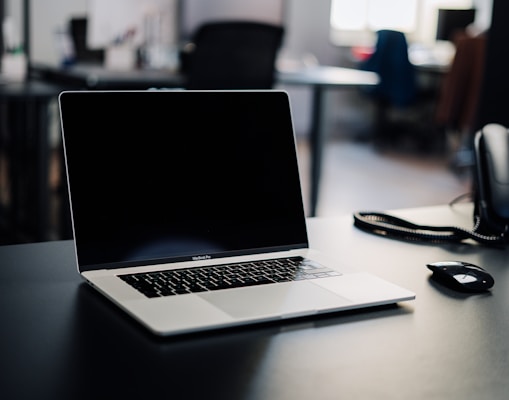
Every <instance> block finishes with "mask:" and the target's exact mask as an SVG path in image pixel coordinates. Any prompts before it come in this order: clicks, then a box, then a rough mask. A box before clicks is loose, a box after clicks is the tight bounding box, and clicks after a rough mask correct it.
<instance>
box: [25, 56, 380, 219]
mask: <svg viewBox="0 0 509 400" xmlns="http://www.w3.org/2000/svg"><path fill="white" fill-rule="evenodd" d="M33 69H34V71H35V74H36V75H37V76H38V77H39V78H40V79H46V80H49V81H52V82H57V83H59V84H67V85H70V87H71V88H72V87H75V88H81V89H90V90H108V89H117V90H123V89H130V90H136V89H140V90H144V89H148V88H178V87H184V86H185V77H183V76H181V75H178V74H172V73H169V72H166V71H161V70H159V71H158V70H152V71H150V70H134V71H118V72H117V71H109V70H107V69H105V68H103V67H100V66H94V65H76V66H73V67H69V68H66V69H60V68H56V67H52V66H45V65H34V66H33ZM276 82H277V83H280V84H285V85H299V86H301V85H304V86H309V87H311V88H312V90H313V103H312V110H311V128H310V147H311V185H310V187H311V199H310V211H309V215H310V216H315V215H316V206H317V202H318V194H319V184H320V175H321V165H322V150H323V145H324V142H325V137H324V132H323V129H322V119H323V116H322V112H323V92H324V90H326V89H334V88H335V89H347V88H358V87H360V86H371V85H376V84H377V83H378V76H377V74H376V73H374V72H369V71H360V70H356V69H352V68H340V67H331V66H322V65H319V66H314V67H303V68H297V69H284V70H279V71H277V75H276Z"/></svg>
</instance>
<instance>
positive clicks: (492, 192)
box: [474, 124, 509, 233]
mask: <svg viewBox="0 0 509 400" xmlns="http://www.w3.org/2000/svg"><path fill="white" fill-rule="evenodd" d="M474 149H475V158H476V174H475V177H476V182H475V183H476V199H475V201H476V202H475V206H476V210H475V212H476V214H478V215H479V218H480V226H479V229H478V230H479V231H480V232H490V233H495V232H499V233H502V232H504V233H505V232H507V231H508V226H509V130H508V129H507V128H506V127H504V126H502V125H499V124H488V125H486V126H485V127H484V128H482V129H481V130H480V131H479V132H477V133H476V136H475V143H474Z"/></svg>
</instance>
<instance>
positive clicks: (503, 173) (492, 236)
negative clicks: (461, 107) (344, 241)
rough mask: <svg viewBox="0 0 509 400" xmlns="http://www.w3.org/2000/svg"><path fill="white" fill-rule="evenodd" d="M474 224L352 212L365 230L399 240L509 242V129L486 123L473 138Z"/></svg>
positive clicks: (502, 243) (356, 223)
mask: <svg viewBox="0 0 509 400" xmlns="http://www.w3.org/2000/svg"><path fill="white" fill-rule="evenodd" d="M474 153H475V161H476V163H475V170H474V194H475V195H474V202H475V203H474V215H473V223H474V226H473V228H472V229H471V230H468V229H463V228H459V227H452V226H425V225H417V224H414V223H412V222H410V221H406V220H403V219H401V218H397V217H394V216H392V215H389V214H384V213H378V212H356V213H354V225H355V226H357V227H358V228H360V229H363V230H365V231H368V232H371V233H374V234H376V235H380V236H384V237H392V238H397V239H401V240H413V241H416V240H421V241H428V242H436V243H443V242H461V241H463V240H465V239H473V240H475V241H477V242H479V243H482V244H488V245H503V246H505V245H507V244H509V129H507V128H506V127H504V126H502V125H499V124H488V125H486V126H484V127H483V128H482V129H481V130H479V131H478V132H477V133H476V134H475V139H474Z"/></svg>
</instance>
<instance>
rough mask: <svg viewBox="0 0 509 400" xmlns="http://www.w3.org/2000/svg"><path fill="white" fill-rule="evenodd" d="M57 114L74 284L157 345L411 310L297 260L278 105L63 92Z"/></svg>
mask: <svg viewBox="0 0 509 400" xmlns="http://www.w3.org/2000/svg"><path fill="white" fill-rule="evenodd" d="M59 106H60V115H61V124H62V132H63V141H64V150H65V162H66V170H67V178H68V186H69V195H70V204H71V214H72V224H73V232H74V242H75V249H76V260H77V267H78V271H79V273H80V274H81V275H82V277H83V278H84V279H85V280H86V281H87V282H89V283H90V284H91V285H92V286H93V287H94V288H96V289H97V290H98V291H99V292H101V293H102V294H104V295H105V296H106V297H108V298H109V299H111V300H112V301H113V302H114V303H115V304H117V305H118V306H120V308H122V309H123V310H125V311H126V312H127V313H129V314H130V315H131V316H132V317H134V318H135V319H136V320H138V321H139V322H141V323H142V324H143V325H144V326H146V327H147V328H148V329H149V330H150V331H152V332H154V333H155V334H158V335H173V334H182V333H188V332H196V331H203V330H207V329H214V328H225V327H230V326H238V325H244V324H249V323H255V322H264V321H272V320H278V319H285V318H294V317H300V316H309V315H313V314H320V313H329V312H335V311H341V310H350V309H356V308H361V307H369V306H375V305H383V304H390V303H396V302H400V301H404V300H411V299H413V298H414V293H412V292H410V291H408V290H406V289H403V288H400V287H398V286H396V285H394V284H392V283H389V282H386V281H384V280H382V279H380V278H378V277H375V276H373V275H370V274H367V273H363V272H358V271H351V270H347V269H345V268H344V266H343V265H342V264H341V262H338V261H332V260H331V259H329V257H327V256H325V255H323V254H320V253H318V252H317V251H313V249H310V248H309V247H308V237H307V231H306V220H305V214H304V210H303V204H302V196H301V187H300V180H299V171H298V164H297V156H296V145H295V138H294V131H293V125H292V118H291V111H290V104H289V98H288V95H287V93H286V92H284V91H277V90H266V91H264V90H262V91H178V90H177V91H172V90H147V91H76V92H73V91H69V92H63V93H61V94H60V96H59ZM337 240H341V238H340V237H338V238H337Z"/></svg>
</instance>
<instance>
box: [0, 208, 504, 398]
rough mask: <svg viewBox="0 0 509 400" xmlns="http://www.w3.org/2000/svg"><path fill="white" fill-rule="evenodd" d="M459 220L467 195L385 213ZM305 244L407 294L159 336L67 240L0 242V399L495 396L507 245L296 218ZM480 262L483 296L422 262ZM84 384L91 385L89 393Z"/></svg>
mask: <svg viewBox="0 0 509 400" xmlns="http://www.w3.org/2000/svg"><path fill="white" fill-rule="evenodd" d="M394 213H395V214H397V215H399V216H401V217H403V218H407V219H412V220H413V221H415V222H416V223H427V224H449V225H462V226H467V227H470V226H471V215H472V207H471V205H469V204H467V205H463V204H458V205H457V206H455V207H454V208H452V209H450V208H449V207H447V206H443V207H442V206H440V207H430V208H422V209H409V210H400V211H396V212H394ZM308 226H309V234H310V242H311V244H312V245H313V246H314V247H316V248H319V249H321V250H323V251H326V252H327V253H329V254H331V255H333V256H334V255H335V256H336V257H337V258H338V259H339V260H342V261H343V262H345V263H347V264H349V265H352V266H355V267H358V268H364V269H367V270H369V271H371V272H373V273H376V274H378V275H379V276H381V277H383V278H386V279H388V280H390V281H392V282H394V283H396V284H399V285H401V286H404V287H406V288H408V289H410V290H412V291H414V292H415V293H416V294H417V297H416V300H415V301H411V302H405V303H402V304H401V305H399V306H397V307H383V308H377V309H368V310H365V311H357V312H348V313H340V314H336V315H332V316H327V317H317V318H311V319H301V320H296V321H287V322H281V323H276V324H274V323H273V324H269V325H261V326H256V327H249V328H243V329H232V330H228V331H223V332H215V333H209V334H199V335H191V336H185V337H180V338H172V339H160V338H156V337H154V336H152V335H151V334H150V333H148V332H146V331H145V330H144V329H143V328H142V327H140V326H138V324H137V323H135V322H134V321H132V320H131V319H130V318H129V317H128V316H127V315H125V314H124V313H123V312H121V311H120V310H118V309H117V308H116V307H115V306H113V305H112V304H110V303H109V302H108V301H106V300H105V299H104V298H103V297H102V296H101V295H100V294H98V293H96V292H95V291H94V290H93V289H91V288H89V287H88V286H87V285H86V284H85V283H82V281H81V279H80V278H79V277H78V274H77V272H76V271H75V263H74V254H73V243H72V242H71V241H57V242H47V243H35V244H28V245H26V244H24V245H15V246H5V247H0V260H1V262H0V320H1V321H2V329H1V330H0V354H1V355H2V357H0V369H1V371H2V373H1V374H0V395H1V397H2V398H5V399H35V398H36V399H52V400H58V399H81V398H98V397H103V398H136V399H140V398H144V399H148V398H169V397H171V398H176V399H179V398H186V399H187V398H189V399H204V398H210V399H235V400H240V399H251V400H255V399H263V400H265V399H280V400H283V399H292V400H299V399H306V400H307V399H338V398H347V399H354V398H355V399H369V400H372V399H378V400H383V399H391V400H394V399H431V398H433V399H462V400H468V399H476V400H477V399H490V400H492V399H506V398H507V393H509V380H508V379H507V377H508V376H509V340H507V332H509V291H508V290H507V288H508V287H509V268H508V265H507V264H508V262H507V260H508V259H509V250H498V249H490V248H481V247H480V246H477V245H444V246H437V245H425V244H418V243H404V242H400V241H396V240H391V239H385V238H380V237H377V236H374V235H370V234H368V233H365V232H362V231H360V230H357V229H356V228H354V227H353V224H352V217H351V216H349V215H348V216H345V217H336V218H330V219H325V218H310V219H309V220H308ZM447 259H460V260H465V261H470V262H472V263H475V264H479V265H482V266H484V267H485V268H487V269H488V270H489V271H490V272H491V273H492V275H493V276H494V278H495V286H494V288H493V290H492V292H491V293H487V294H476V295H467V294H461V293H457V292H453V291H451V290H448V289H445V288H442V287H440V286H437V285H436V284H434V283H433V282H432V281H430V280H429V276H430V274H431V272H430V271H429V270H428V269H427V268H426V267H425V264H426V263H428V262H432V261H438V260H447ZM98 393H101V394H100V395H98Z"/></svg>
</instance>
